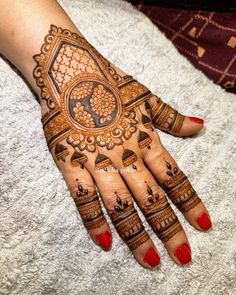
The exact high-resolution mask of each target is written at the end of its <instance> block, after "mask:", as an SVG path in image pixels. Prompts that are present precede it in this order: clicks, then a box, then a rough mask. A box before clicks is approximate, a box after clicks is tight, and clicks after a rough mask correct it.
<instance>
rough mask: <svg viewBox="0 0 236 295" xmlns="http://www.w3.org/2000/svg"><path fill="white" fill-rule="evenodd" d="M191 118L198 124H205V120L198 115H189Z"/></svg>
mask: <svg viewBox="0 0 236 295" xmlns="http://www.w3.org/2000/svg"><path fill="white" fill-rule="evenodd" d="M189 119H190V120H191V121H193V122H195V123H198V124H204V120H203V119H200V118H197V117H189Z"/></svg>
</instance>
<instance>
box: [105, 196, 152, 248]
mask: <svg viewBox="0 0 236 295" xmlns="http://www.w3.org/2000/svg"><path fill="white" fill-rule="evenodd" d="M115 195H116V204H115V205H114V210H113V211H112V212H111V213H110V216H111V220H112V222H113V224H114V226H115V228H116V230H117V232H118V234H119V235H120V237H121V238H122V239H123V240H124V241H125V243H127V245H128V247H129V248H130V250H131V251H133V250H135V249H136V248H137V247H139V246H140V245H142V244H143V243H145V242H146V241H147V240H148V239H149V236H148V234H147V232H146V231H145V229H144V227H143V224H142V221H141V219H140V217H139V216H138V213H137V211H136V210H135V208H134V206H133V203H132V201H131V200H130V198H129V199H128V198H126V199H121V198H120V197H119V195H118V193H117V192H115Z"/></svg>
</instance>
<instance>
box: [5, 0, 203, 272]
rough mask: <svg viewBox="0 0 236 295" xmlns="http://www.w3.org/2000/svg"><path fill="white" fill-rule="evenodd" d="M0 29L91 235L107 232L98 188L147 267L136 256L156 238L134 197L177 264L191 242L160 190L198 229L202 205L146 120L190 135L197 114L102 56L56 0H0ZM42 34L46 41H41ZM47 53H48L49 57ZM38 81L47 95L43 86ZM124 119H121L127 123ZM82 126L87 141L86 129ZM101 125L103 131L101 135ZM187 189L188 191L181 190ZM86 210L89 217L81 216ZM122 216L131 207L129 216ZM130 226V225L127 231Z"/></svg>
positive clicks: (196, 126)
mask: <svg viewBox="0 0 236 295" xmlns="http://www.w3.org/2000/svg"><path fill="white" fill-rule="evenodd" d="M19 23H20V24H21V26H19V25H18V24H19ZM65 30H66V31H65ZM73 33H75V34H73ZM46 36H49V37H50V38H53V40H55V42H61V41H62V40H64V45H63V46H64V47H60V46H59V45H57V44H59V43H57V44H56V43H55V44H56V45H55V44H54V43H53V42H51V41H47V40H46V39H45V37H46ZM0 39H1V43H0V52H1V54H2V55H4V56H5V57H6V58H7V59H8V60H9V61H10V62H11V63H12V64H14V65H15V66H16V67H17V68H18V69H19V70H20V71H21V73H22V74H23V75H24V76H25V78H26V79H27V81H28V82H29V84H30V86H31V87H32V88H33V89H34V91H35V92H36V93H37V94H38V96H39V98H40V103H41V110H42V123H43V128H44V132H45V137H46V140H47V143H48V146H49V150H50V152H51V153H52V156H53V158H54V160H55V163H56V165H57V166H58V168H59V169H60V171H61V172H62V174H63V176H64V179H65V181H66V183H67V185H68V188H69V190H70V193H71V196H72V197H73V198H74V200H75V204H76V206H77V207H78V210H79V213H80V214H81V217H82V220H83V221H84V224H85V226H86V228H87V230H88V233H89V235H90V236H91V238H92V240H93V241H94V242H95V243H98V241H97V238H96V237H97V236H98V235H99V234H102V233H105V232H106V231H109V232H111V231H110V227H109V224H108V222H107V221H106V219H105V217H104V216H103V213H102V211H101V208H100V203H99V202H100V201H99V199H98V196H97V193H96V189H97V190H98V192H99V194H100V200H101V201H102V202H103V203H104V205H105V207H106V209H107V211H108V213H109V215H110V217H111V220H112V222H113V223H114V225H115V227H116V229H117V230H118V233H119V234H120V236H121V237H122V238H123V239H124V241H125V242H126V243H127V245H128V247H129V248H130V250H131V252H132V253H133V255H134V257H135V258H136V260H137V261H138V262H139V263H140V264H141V265H142V266H144V267H150V265H149V264H148V263H146V262H145V261H144V260H143V258H144V256H145V253H146V251H147V250H148V249H150V247H153V248H154V249H156V247H155V245H154V243H153V241H152V240H151V239H150V237H149V236H148V234H147V232H146V231H145V229H144V227H143V225H142V222H141V220H140V218H139V217H138V214H137V212H136V211H135V209H134V208H133V204H134V203H136V204H137V205H138V206H139V208H140V209H141V210H142V211H143V213H144V215H145V216H146V218H147V220H148V222H149V224H150V226H151V227H152V228H153V230H154V231H155V232H156V233H157V235H158V236H159V238H160V239H161V240H162V241H163V243H164V246H165V247H166V249H167V252H168V253H169V255H170V257H171V258H172V259H173V261H174V262H176V263H177V264H180V262H179V260H178V259H177V257H176V256H175V251H176V250H177V249H178V248H179V247H181V246H182V245H183V244H187V245H189V246H190V244H189V241H188V239H187V237H186V234H185V232H184V229H183V228H182V226H181V225H180V223H179V221H178V219H177V217H176V215H175V214H174V212H173V210H172V209H171V208H170V207H169V204H168V201H167V198H166V195H167V196H168V197H169V199H170V200H171V201H173V202H174V203H175V204H176V205H177V207H178V209H179V210H180V211H182V213H183V214H184V216H185V218H186V220H187V221H188V222H189V223H190V224H191V225H192V226H193V227H195V228H196V229H198V230H202V229H201V228H200V226H199V225H198V223H197V219H198V217H199V216H201V215H202V213H207V214H208V215H209V213H208V211H207V209H206V207H205V206H204V204H203V203H202V201H201V200H200V199H199V197H198V196H197V194H196V192H195V191H194V190H193V188H192V187H191V184H190V183H189V181H188V180H187V178H186V177H185V175H184V174H183V172H182V171H181V169H180V168H179V167H178V165H177V163H176V162H175V161H174V159H173V158H172V157H171V155H170V154H169V152H168V151H167V150H166V149H165V148H164V146H163V145H162V143H161V142H160V138H159V136H158V134H157V133H156V132H155V128H154V127H156V128H158V129H160V130H163V131H165V132H168V133H170V134H172V135H174V136H189V135H192V134H195V133H197V132H199V131H200V130H201V128H202V127H203V124H199V123H196V122H193V121H192V120H190V118H189V117H187V116H183V115H181V114H179V113H178V112H177V111H175V110H173V109H172V108H171V107H169V106H168V105H166V104H165V103H164V102H162V101H161V100H160V99H159V98H158V97H156V96H155V95H154V94H152V93H151V92H150V91H149V90H148V89H147V88H146V87H145V86H143V85H142V84H140V83H139V82H137V81H135V80H134V79H133V78H132V77H130V76H127V75H126V74H125V73H124V72H122V71H121V70H120V69H118V68H117V67H115V66H114V65H112V64H110V63H109V62H108V61H107V60H105V59H104V58H103V57H102V56H101V55H100V54H99V53H98V52H97V51H96V50H95V49H94V48H93V47H92V45H91V44H89V43H88V42H87V41H86V39H85V38H84V37H83V36H82V34H81V33H80V32H79V30H78V28H77V27H76V26H75V25H74V24H73V22H72V21H71V20H70V18H69V17H68V16H67V14H66V13H65V11H64V10H63V9H62V8H61V7H60V6H59V4H58V3H57V2H56V1H53V0H41V1H32V0H31V1H27V0H21V1H15V3H14V7H12V5H11V6H10V4H9V3H8V2H7V1H4V0H0ZM43 44H45V46H47V45H48V48H49V49H47V50H44V48H43V47H42V46H43ZM53 44H54V45H53ZM71 52H73V54H71ZM42 56H43V57H44V59H42V58H40V57H42ZM69 56H72V57H69ZM75 56H77V57H78V61H77V62H76V58H75ZM48 60H53V67H51V64H50V63H49V62H47V61H48ZM98 64H99V65H100V66H99V67H98V66H97V65H98ZM65 65H66V66H65ZM72 65H74V67H73V66H72ZM73 69H76V70H73ZM79 69H82V70H79ZM43 73H45V74H43ZM124 82H125V83H126V85H125V86H124V85H123V84H125V83H124ZM45 89H46V90H47V93H50V95H48V94H47V95H45V91H44V90H45ZM140 93H141V95H140ZM140 97H141V98H140ZM134 98H135V99H134ZM56 110H57V115H55V118H58V120H59V119H60V120H62V121H63V122H64V125H63V128H62V127H61V125H60V124H61V123H60V124H59V123H58V122H62V121H60V120H59V121H58V120H57V121H56V120H55V121H52V120H51V117H50V116H51V115H52V114H56ZM91 110H93V111H91ZM126 113H128V117H125V114H126ZM50 120H51V121H50ZM49 121H50V122H53V123H50V124H49V123H48V122H49ZM127 122H128V123H127ZM124 123H127V124H128V126H129V128H128V133H127V132H126V131H127V130H124V127H122V126H124ZM51 126H53V127H51ZM65 126H66V127H65ZM50 128H51V129H50ZM86 128H87V129H86ZM99 128H100V129H99ZM122 128H123V129H122ZM57 130H59V131H61V133H60V134H59V132H58V131H57ZM65 130H67V131H66V132H65ZM86 130H87V131H86ZM88 130H89V132H90V133H91V134H92V135H91V136H92V139H93V140H95V141H94V142H95V143H93V144H89V139H88V138H86V136H87V133H88ZM99 130H101V131H99ZM117 130H122V135H120V136H116V137H114V136H112V135H111V134H112V131H113V132H115V131H117ZM125 132H126V133H125ZM52 134H54V137H53V136H52ZM58 134H59V135H58ZM114 134H116V133H114ZM101 135H102V136H106V137H108V138H109V139H106V140H101ZM99 136H100V137H99ZM78 138H79V139H78ZM78 154H79V155H80V156H81V154H82V155H83V157H82V158H81V157H79V156H78ZM101 155H102V156H101ZM81 159H82V160H81ZM176 188H177V189H176ZM181 191H182V192H181ZM165 192H166V194H165ZM186 192H189V195H188V196H187V197H186V199H184V200H183V198H182V199H181V196H183V194H185V193H186ZM181 194H182V195H181ZM185 195H186V194H185ZM84 202H85V203H84ZM84 204H87V205H86V206H87V207H86V206H83V205H84ZM91 204H93V206H91ZM90 211H91V212H92V214H93V217H94V219H93V221H91V220H90V219H89V218H88V216H89V212H90ZM154 213H155V214H154ZM154 215H155V216H157V218H154V217H153V216H154ZM127 216H129V217H130V218H131V217H132V216H133V217H132V220H131V219H130V218H129V217H127ZM161 216H162V217H161ZM167 220H171V222H170V221H168V222H170V223H169V226H170V227H165V226H164V225H163V222H165V221H166V222H167ZM137 228H139V230H138V234H137V230H136V229H137ZM129 230H130V231H131V232H132V233H134V232H135V231H136V232H135V233H136V234H137V235H135V236H132V234H129V235H128V236H127V234H125V233H126V232H128V231H129ZM156 251H157V250H156Z"/></svg>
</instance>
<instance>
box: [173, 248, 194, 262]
mask: <svg viewBox="0 0 236 295" xmlns="http://www.w3.org/2000/svg"><path fill="white" fill-rule="evenodd" d="M174 255H175V257H177V258H178V260H179V262H180V263H181V264H187V263H189V262H190V261H191V260H192V257H191V250H190V248H189V246H188V245H187V244H183V245H181V246H180V247H179V248H178V249H177V250H176V251H175V254H174Z"/></svg>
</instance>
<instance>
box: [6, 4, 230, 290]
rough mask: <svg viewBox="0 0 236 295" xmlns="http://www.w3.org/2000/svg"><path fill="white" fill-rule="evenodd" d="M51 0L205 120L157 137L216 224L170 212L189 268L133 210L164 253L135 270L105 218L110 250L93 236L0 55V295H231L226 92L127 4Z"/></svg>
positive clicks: (157, 89)
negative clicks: (193, 130) (152, 264)
mask: <svg viewBox="0 0 236 295" xmlns="http://www.w3.org/2000/svg"><path fill="white" fill-rule="evenodd" d="M60 3H61V4H62V6H63V7H64V8H65V9H66V11H67V12H68V14H69V15H70V16H71V17H72V19H73V21H74V22H75V23H76V24H77V25H78V27H79V28H80V30H81V31H82V33H83V34H84V35H85V36H86V38H87V39H88V40H89V41H90V42H91V43H92V44H93V45H94V46H95V47H96V48H97V49H98V50H99V51H100V52H101V53H102V54H103V55H104V56H105V57H107V58H108V59H109V60H110V61H112V62H113V63H115V64H116V65H117V66H119V67H120V68H122V69H123V70H125V71H126V72H127V73H128V74H131V75H133V76H134V77H135V78H137V79H138V80H139V81H140V82H143V83H144V84H145V85H146V86H148V87H149V88H150V89H151V90H152V91H153V92H154V93H156V94H157V95H159V96H161V97H162V98H163V99H164V100H165V101H166V102H168V103H169V104H171V105H173V106H174V107H176V108H178V109H179V110H180V111H182V112H183V113H185V114H189V115H190V114H191V115H194V116H200V117H203V118H204V119H205V122H206V129H205V130H204V131H203V132H201V133H200V134H199V135H198V136H194V137H191V138H186V139H182V138H174V137H172V136H170V135H167V134H164V133H161V132H160V136H161V139H162V141H163V143H164V145H165V146H166V147H167V149H168V150H169V151H170V152H171V153H172V155H173V156H174V157H175V159H176V160H177V161H178V163H179V165H180V167H181V168H182V169H183V170H184V171H185V173H186V174H187V175H188V176H189V178H190V180H191V182H192V183H193V185H194V187H195V189H196V190H197V191H198V193H199V195H200V196H201V198H202V199H203V200H204V202H205V203H206V205H207V207H208V208H209V211H210V212H211V215H212V221H213V224H214V230H212V231H210V232H209V233H201V232H198V231H196V230H195V229H193V228H192V227H191V226H190V225H189V224H187V222H186V221H185V220H184V218H183V217H182V215H181V214H179V212H177V215H178V216H179V218H180V220H181V222H182V223H183V225H184V228H185V230H186V232H187V235H188V237H189V240H190V243H191V247H192V253H193V262H192V263H191V264H190V265H189V266H187V267H179V266H177V265H175V264H174V263H173V262H172V261H171V259H170V258H169V257H168V255H167V252H166V251H165V249H164V247H163V245H162V243H161V242H160V241H159V240H158V238H157V237H156V236H155V234H154V233H153V232H152V231H151V230H150V228H149V227H148V226H147V223H146V222H145V220H144V218H143V215H142V214H141V213H140V215H141V217H142V219H143V221H144V224H145V225H146V226H147V228H148V232H149V233H150V235H151V237H152V238H153V240H154V242H155V244H156V245H157V248H158V249H159V251H160V254H161V257H162V263H161V266H160V267H159V268H158V269H156V270H154V271H152V270H148V269H144V268H142V267H141V266H140V265H139V264H138V263H137V262H136V261H135V259H134V258H133V257H132V255H131V254H130V252H129V250H128V248H127V247H126V246H125V244H124V243H123V242H122V241H121V239H120V238H119V236H118V234H117V233H116V232H115V230H114V227H113V226H112V225H111V229H112V233H113V246H112V249H111V250H110V251H109V252H103V251H102V250H101V249H100V248H99V247H98V246H96V245H94V243H93V242H92V241H91V240H90V239H89V237H88V235H87V233H86V230H85V229H84V226H83V225H82V223H81V221H80V217H79V215H78V213H77V210H76V207H75V205H74V202H73V200H72V198H71V197H70V196H69V193H68V190H67V188H66V185H65V183H64V181H63V178H62V176H61V175H60V173H59V171H58V170H57V168H56V166H55V165H54V163H53V160H52V158H51V156H50V154H49V152H48V149H47V146H46V143H45V140H44V135H43V131H42V128H41V122H40V108H39V105H38V103H37V102H36V101H35V99H34V97H33V95H32V93H31V91H30V90H29V88H28V87H27V86H26V84H25V83H24V82H23V80H22V79H21V78H20V76H18V75H17V73H15V72H14V71H13V70H12V69H11V68H10V66H9V65H8V64H7V63H6V62H4V61H3V60H0V146H1V153H0V177H1V178H0V294H1V295H8V294H12V295H13V294H14V295H16V294H20V295H40V294H45V295H49V294H60V295H64V294H68V295H74V294H75V295H77V294H80V295H90V294H91V295H92V294H99V295H111V294H115V295H129V294H132V295H134V294H135V295H136V294H137V295H141V294H147V295H150V294H151V295H152V294H158V295H162V294H165V295H176V294H181V295H226V294H227V295H235V294H236V238H235V228H236V218H235V216H236V204H235V194H236V173H235V171H236V115H235V114H236V96H235V95H234V94H229V93H226V92H225V91H224V90H223V89H221V88H220V87H219V86H217V85H214V84H213V83H212V82H211V81H209V80H208V79H207V78H206V77H205V76H204V75H203V74H202V73H201V72H199V71H198V70H196V69H194V67H193V66H192V65H191V64H190V63H189V62H188V61H187V60H186V59H185V58H184V57H182V56H181V55H180V54H179V53H178V52H177V50H176V49H175V48H174V47H173V45H172V44H171V43H170V42H169V41H168V40H167V39H166V38H165V37H164V36H163V35H162V34H161V33H160V32H159V31H158V29H157V28H156V27H155V26H154V25H153V24H152V23H151V22H150V21H149V20H148V19H147V18H146V17H145V16H144V15H142V14H141V13H140V12H138V11H136V10H135V9H133V8H132V6H131V5H130V4H128V3H126V2H123V1H119V0H102V1H96V0H86V1H83V0H63V1H60ZM45 33H47V32H45ZM176 211H177V210H176Z"/></svg>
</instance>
